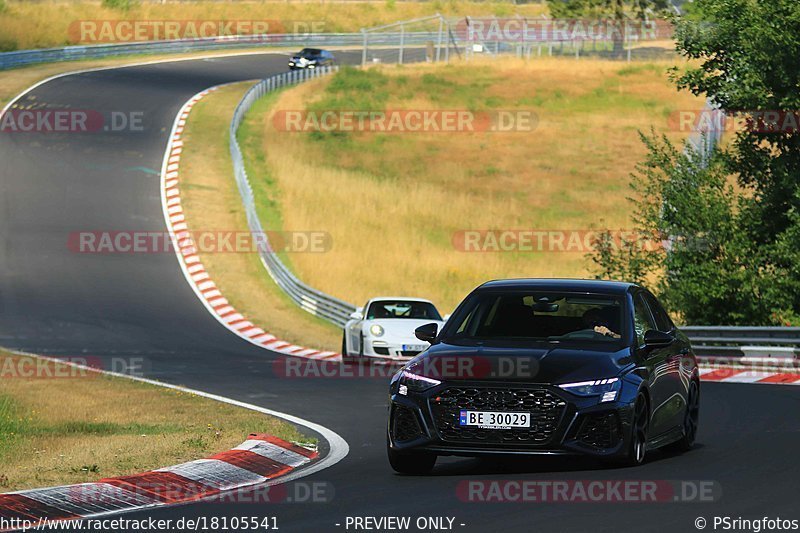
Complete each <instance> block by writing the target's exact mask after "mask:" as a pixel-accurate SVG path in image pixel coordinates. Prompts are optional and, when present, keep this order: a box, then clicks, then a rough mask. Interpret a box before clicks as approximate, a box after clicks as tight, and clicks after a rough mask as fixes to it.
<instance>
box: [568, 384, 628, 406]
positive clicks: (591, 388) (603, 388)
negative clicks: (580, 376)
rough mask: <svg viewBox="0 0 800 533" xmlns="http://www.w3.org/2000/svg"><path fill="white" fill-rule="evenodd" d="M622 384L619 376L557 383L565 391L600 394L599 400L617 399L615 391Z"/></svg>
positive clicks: (591, 394)
mask: <svg viewBox="0 0 800 533" xmlns="http://www.w3.org/2000/svg"><path fill="white" fill-rule="evenodd" d="M621 386H622V382H621V381H620V380H619V378H607V379H597V380H594V381H579V382H576V383H564V384H563V385H559V387H561V388H562V389H564V390H565V391H568V392H571V393H572V394H577V395H578V396H597V395H600V394H602V395H603V396H602V397H601V398H600V402H601V403H602V402H613V401H614V400H616V399H617V393H619V389H620V387H621Z"/></svg>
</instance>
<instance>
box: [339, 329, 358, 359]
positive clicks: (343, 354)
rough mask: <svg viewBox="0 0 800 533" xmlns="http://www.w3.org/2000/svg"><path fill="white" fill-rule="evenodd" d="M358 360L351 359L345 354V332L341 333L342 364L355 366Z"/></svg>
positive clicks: (351, 357)
mask: <svg viewBox="0 0 800 533" xmlns="http://www.w3.org/2000/svg"><path fill="white" fill-rule="evenodd" d="M359 360H360V358H358V357H353V356H352V355H350V354H348V353H347V331H345V332H344V333H342V363H350V364H355V363H358V362H359Z"/></svg>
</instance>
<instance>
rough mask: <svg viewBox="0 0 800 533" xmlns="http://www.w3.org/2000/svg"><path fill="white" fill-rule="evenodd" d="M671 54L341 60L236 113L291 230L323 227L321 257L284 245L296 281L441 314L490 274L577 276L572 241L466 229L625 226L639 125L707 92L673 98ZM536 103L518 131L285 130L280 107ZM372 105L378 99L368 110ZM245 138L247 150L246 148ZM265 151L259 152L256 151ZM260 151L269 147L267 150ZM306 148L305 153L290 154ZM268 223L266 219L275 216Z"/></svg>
mask: <svg viewBox="0 0 800 533" xmlns="http://www.w3.org/2000/svg"><path fill="white" fill-rule="evenodd" d="M668 66H670V65H669V64H667V63H647V64H644V63H632V64H625V63H614V62H607V61H591V60H580V61H578V62H575V61H574V60H572V59H549V58H548V59H544V58H541V59H538V60H534V61H531V62H527V63H526V62H523V61H521V60H520V61H515V60H504V61H502V62H485V63H470V64H454V65H450V66H437V65H415V66H404V67H400V68H397V67H379V68H378V69H377V70H371V71H370V72H368V73H358V72H357V71H348V72H346V73H344V74H341V73H340V74H339V75H337V76H339V78H338V79H336V80H334V81H333V83H332V82H331V80H319V81H315V82H312V83H307V84H304V85H302V86H300V87H298V88H295V89H292V90H290V91H287V92H285V93H283V94H282V95H281V96H280V98H279V99H278V100H277V101H276V102H275V103H274V105H271V106H269V108H268V109H267V106H266V105H262V106H260V107H259V108H258V109H256V112H254V113H252V114H251V115H250V116H249V118H248V120H247V121H246V123H245V128H246V131H245V137H248V136H256V137H257V140H253V139H245V140H244V142H243V144H244V145H245V148H246V149H247V146H250V147H251V148H250V150H249V151H248V152H246V157H247V159H248V163H249V164H250V165H251V167H252V168H251V178H253V179H254V180H255V181H257V180H265V181H266V182H268V183H270V184H271V185H270V186H269V187H268V188H267V189H266V190H265V191H261V192H259V190H258V188H257V189H256V191H257V193H259V194H260V195H261V196H260V200H261V202H262V203H268V204H269V205H270V206H280V217H279V218H278V219H276V220H275V221H273V223H274V224H280V225H281V227H282V228H284V229H289V230H303V229H322V230H325V231H328V232H329V233H330V234H331V235H332V237H333V241H334V246H333V249H332V250H331V251H330V252H329V253H327V254H325V257H317V256H313V255H311V254H306V255H303V254H297V255H295V256H292V258H291V260H292V268H293V269H294V271H295V272H296V273H297V274H298V275H299V277H300V278H301V279H303V280H304V281H306V282H307V283H309V284H311V285H312V286H314V287H317V288H319V289H321V290H323V291H325V292H328V293H330V294H333V295H335V296H338V297H340V298H342V299H344V300H346V301H350V302H353V303H357V304H361V303H363V302H364V301H365V300H366V299H367V298H369V297H371V296H374V295H376V294H383V293H389V294H408V295H415V296H426V297H430V298H431V299H433V300H434V302H436V303H437V304H438V305H439V306H440V307H441V309H442V310H443V312H449V311H450V310H451V309H452V308H453V306H454V305H455V304H456V303H458V301H460V300H461V298H463V296H464V295H465V294H466V292H468V291H469V290H470V289H472V288H473V287H474V286H476V285H478V284H479V283H481V282H483V281H485V280H487V279H492V278H504V277H523V276H542V277H551V276H556V277H586V276H589V275H590V274H591V273H590V271H589V263H588V261H587V260H586V258H585V256H584V252H585V250H584V251H580V252H572V253H570V252H506V253H503V252H500V253H493V252H482V253H466V252H463V251H459V250H458V249H456V248H455V247H454V245H453V236H454V234H456V232H458V231H461V230H489V229H492V230H502V229H534V230H558V231H560V230H564V231H571V230H578V231H582V230H587V229H591V228H597V229H601V228H610V229H626V228H628V227H630V226H629V225H630V219H629V212H628V210H629V205H628V203H627V201H626V196H627V195H628V188H627V183H628V178H629V174H630V172H632V171H633V169H634V166H635V164H636V163H637V162H638V161H640V160H641V159H642V158H643V156H644V153H645V150H644V147H643V145H642V143H641V142H640V140H639V134H638V132H639V130H643V131H649V129H650V128H651V126H652V127H655V128H656V130H657V131H660V132H663V133H667V134H668V136H669V137H671V138H672V139H673V140H678V139H679V138H681V137H685V136H686V133H685V132H676V131H670V128H669V127H668V125H667V117H668V116H669V115H670V113H672V112H673V111H676V110H681V109H701V108H702V105H703V102H702V101H701V100H700V99H698V98H696V97H694V96H692V95H691V94H688V93H678V92H677V91H676V90H675V89H674V87H673V86H672V85H671V84H670V83H669V81H668V79H667V75H666V72H665V70H666V68H667V67H668ZM326 106H327V107H330V106H333V108H337V109H351V108H353V107H355V108H357V109H364V108H370V109H375V108H378V109H470V110H478V111H480V110H489V111H491V110H497V109H503V110H519V109H525V110H532V111H534V112H535V113H536V114H537V116H538V125H537V127H536V128H535V129H534V130H533V131H532V132H525V133H521V132H514V133H449V134H442V133H419V134H409V133H406V134H380V133H346V134H332V133H326V134H318V133H287V132H285V131H279V128H278V129H276V127H275V123H274V119H273V113H274V112H276V111H278V110H284V111H285V110H301V109H306V108H307V107H311V108H312V109H316V110H320V109H324V108H325V107H326ZM370 106H372V107H370ZM253 146H255V148H254V147H253ZM260 153H261V155H259V154H260ZM263 154H265V156H263ZM299 154H314V157H298V155H299ZM269 229H276V228H275V227H270V228H269Z"/></svg>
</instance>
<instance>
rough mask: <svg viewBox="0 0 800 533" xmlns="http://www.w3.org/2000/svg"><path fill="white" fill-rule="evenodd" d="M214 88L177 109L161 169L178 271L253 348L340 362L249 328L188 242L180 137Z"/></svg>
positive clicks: (331, 355)
mask: <svg viewBox="0 0 800 533" xmlns="http://www.w3.org/2000/svg"><path fill="white" fill-rule="evenodd" d="M218 88H219V87H213V88H211V89H208V90H206V91H203V92H201V93H199V94H197V95H195V96H194V97H192V98H191V99H190V100H189V101H188V102H186V103H185V104H184V106H183V107H182V108H181V110H180V112H179V113H178V116H177V118H176V119H175V123H174V125H173V127H172V132H171V134H170V139H169V142H168V143H167V150H166V155H165V157H164V162H163V166H162V169H161V185H162V195H161V200H162V207H163V211H164V219H165V220H166V223H167V229H168V230H169V233H170V234H172V235H174V240H175V242H176V243H177V246H176V250H175V252H176V255H177V257H178V261H179V262H180V265H181V269H182V270H183V273H184V275H185V276H186V279H187V281H188V282H189V284H190V285H191V286H192V288H193V289H194V291H195V293H196V294H197V296H198V297H199V298H200V300H201V301H202V302H203V304H204V305H205V306H206V308H207V309H208V310H209V312H210V313H211V314H212V315H213V316H214V318H216V319H217V320H218V321H219V322H220V323H221V324H222V325H223V326H225V327H226V328H228V329H229V330H230V331H232V332H233V333H235V334H236V335H238V336H239V337H241V338H243V339H245V340H246V341H248V342H250V343H252V344H255V345H256V346H260V347H262V348H266V349H268V350H272V351H274V352H278V353H281V354H284V355H291V356H295V357H305V358H307V359H320V360H329V361H341V355H340V354H338V353H336V352H330V351H327V352H326V351H320V350H315V349H313V348H306V347H304V346H297V345H295V344H292V343H290V342H286V341H283V340H281V339H278V338H276V337H275V336H274V335H272V334H270V333H268V332H267V331H266V330H264V329H263V328H260V327H258V326H256V325H255V324H253V323H252V322H251V321H250V320H248V319H247V318H246V317H245V316H244V315H242V314H241V313H239V312H238V311H237V310H236V309H235V308H234V307H233V306H232V305H231V304H230V302H228V300H227V299H225V297H224V296H223V294H222V293H221V292H220V290H219V287H217V285H216V284H215V283H214V281H213V280H212V279H211V276H210V275H209V273H208V272H207V271H206V268H205V266H203V263H202V261H201V260H200V256H199V255H198V254H197V249H196V247H195V246H194V243H193V241H192V239H191V233H190V231H189V226H188V225H187V223H186V216H185V214H184V212H183V206H182V205H181V193H180V161H181V154H182V153H183V148H184V141H183V133H184V129H185V127H186V121H187V119H188V118H189V114H190V113H191V110H192V108H193V107H194V106H195V104H197V102H199V101H200V100H201V99H202V98H203V97H204V96H206V95H207V94H209V93H211V92H213V91H215V90H217V89H218Z"/></svg>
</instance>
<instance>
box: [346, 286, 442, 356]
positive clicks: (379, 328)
mask: <svg viewBox="0 0 800 533" xmlns="http://www.w3.org/2000/svg"><path fill="white" fill-rule="evenodd" d="M445 320H446V317H445V318H444V319H443V318H442V316H441V315H440V314H439V311H437V310H436V306H434V305H433V303H431V302H430V301H428V300H423V299H421V298H397V297H388V296H382V297H380V298H373V299H371V300H370V301H368V302H367V303H366V305H365V306H364V307H359V308H358V309H356V311H355V312H354V313H353V314H351V315H350V320H349V321H348V322H347V323H346V324H345V326H344V334H343V335H342V358H343V360H344V361H345V362H357V361H359V360H363V359H364V358H367V357H370V358H382V359H410V358H412V357H414V356H415V355H417V354H418V353H420V352H422V351H423V350H426V349H427V348H428V346H430V344H428V343H426V342H423V341H421V340H419V339H417V338H416V337H415V336H414V330H415V329H417V328H418V327H419V326H422V325H425V324H431V323H436V324H438V325H439V330H441V329H442V326H443V325H444V323H445Z"/></svg>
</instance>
